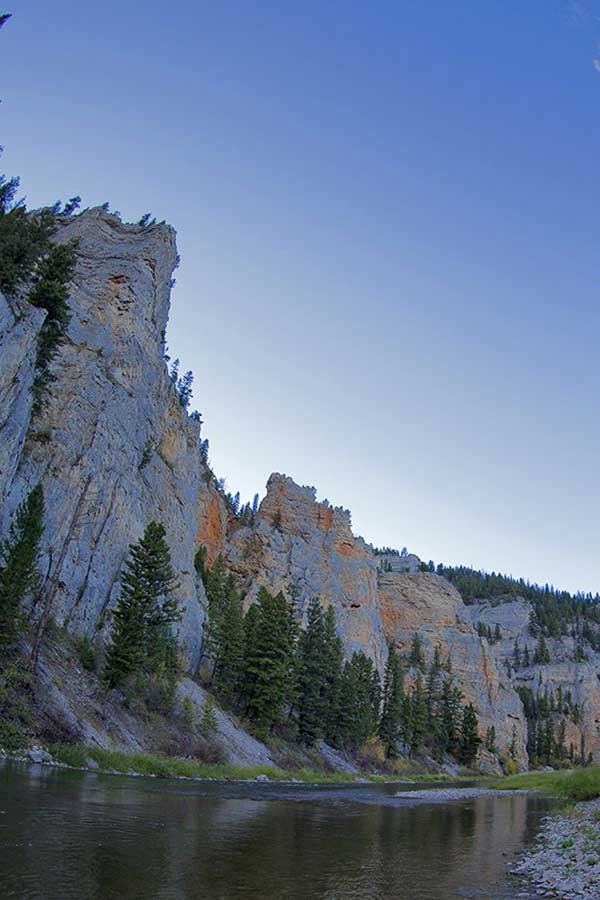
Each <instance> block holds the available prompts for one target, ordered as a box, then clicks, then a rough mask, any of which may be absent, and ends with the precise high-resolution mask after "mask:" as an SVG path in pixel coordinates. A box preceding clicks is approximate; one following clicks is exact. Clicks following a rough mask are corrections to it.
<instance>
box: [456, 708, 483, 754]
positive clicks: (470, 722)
mask: <svg viewBox="0 0 600 900" xmlns="http://www.w3.org/2000/svg"><path fill="white" fill-rule="evenodd" d="M480 744H481V738H480V737H479V728H478V720H477V712H476V711H475V707H474V706H473V704H472V703H468V704H467V706H465V707H464V709H463V718H462V727H461V735H460V751H459V759H460V761H461V762H462V763H463V764H464V765H467V766H468V765H470V764H471V763H472V762H474V760H475V758H476V756H477V753H478V751H479V745H480Z"/></svg>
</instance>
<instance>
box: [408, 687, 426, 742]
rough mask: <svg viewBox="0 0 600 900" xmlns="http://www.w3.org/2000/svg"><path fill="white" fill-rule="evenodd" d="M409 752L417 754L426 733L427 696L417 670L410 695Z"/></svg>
mask: <svg viewBox="0 0 600 900" xmlns="http://www.w3.org/2000/svg"><path fill="white" fill-rule="evenodd" d="M410 699H411V704H410V723H411V735H410V753H411V756H417V755H418V754H419V753H420V752H421V750H422V749H423V743H424V741H425V736H426V734H427V721H428V716H427V697H426V693H425V688H424V687H423V678H422V676H421V673H420V672H419V673H418V675H417V678H416V681H415V683H414V685H413V689H412V691H411V695H410Z"/></svg>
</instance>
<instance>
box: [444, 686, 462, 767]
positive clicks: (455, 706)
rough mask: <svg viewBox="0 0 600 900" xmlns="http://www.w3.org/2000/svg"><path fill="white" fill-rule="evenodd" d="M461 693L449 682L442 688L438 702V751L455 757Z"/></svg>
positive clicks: (458, 734)
mask: <svg viewBox="0 0 600 900" xmlns="http://www.w3.org/2000/svg"><path fill="white" fill-rule="evenodd" d="M462 700H463V695H462V691H461V690H460V688H459V687H457V686H456V685H454V684H452V682H451V681H450V680H447V681H445V682H444V684H443V686H442V696H441V700H440V723H439V740H440V750H441V751H442V752H443V753H451V754H452V755H453V756H455V755H456V754H457V753H458V748H459V745H460V728H461V722H462V710H461V704H462Z"/></svg>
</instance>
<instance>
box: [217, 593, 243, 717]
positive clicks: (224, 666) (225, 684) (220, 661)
mask: <svg viewBox="0 0 600 900" xmlns="http://www.w3.org/2000/svg"><path fill="white" fill-rule="evenodd" d="M243 665H244V608H243V604H242V600H241V597H240V595H239V593H238V591H237V590H236V588H235V585H234V583H233V578H230V579H229V580H228V586H227V593H226V596H225V602H224V606H223V608H222V609H221V612H220V628H219V644H218V648H217V651H216V660H215V672H214V684H215V689H216V691H217V693H218V694H219V696H220V697H221V698H222V699H223V701H224V702H225V703H226V704H229V705H234V704H235V703H236V701H237V700H238V698H239V695H240V692H241V680H242V673H243Z"/></svg>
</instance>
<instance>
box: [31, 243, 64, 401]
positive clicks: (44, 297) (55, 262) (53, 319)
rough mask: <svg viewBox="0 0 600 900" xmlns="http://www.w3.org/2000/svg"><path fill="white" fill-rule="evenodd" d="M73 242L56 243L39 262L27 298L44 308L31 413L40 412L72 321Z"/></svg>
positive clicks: (33, 303) (34, 304)
mask: <svg viewBox="0 0 600 900" xmlns="http://www.w3.org/2000/svg"><path fill="white" fill-rule="evenodd" d="M75 250H76V244H73V243H71V244H56V245H54V246H53V247H52V248H51V249H50V250H49V252H48V254H47V255H46V256H45V257H44V259H42V261H41V262H40V263H39V265H38V267H37V271H36V276H35V279H36V281H35V285H34V286H33V288H32V289H31V291H30V292H29V295H28V297H27V299H28V300H29V302H30V303H31V304H32V305H33V306H37V307H39V308H40V309H45V310H46V313H47V315H46V318H45V319H44V323H43V325H42V328H41V331H40V334H39V338H38V347H37V357H36V363H35V365H36V370H37V371H36V376H35V381H34V383H33V396H34V412H37V411H39V409H40V406H41V403H42V398H43V395H44V393H45V391H46V390H47V388H48V386H49V385H50V384H51V382H52V381H54V376H53V375H52V374H51V373H50V368H49V367H50V363H51V362H52V359H53V357H54V356H55V354H56V352H57V350H58V349H59V347H60V346H61V344H62V343H63V342H64V340H65V336H66V331H67V326H68V324H69V322H70V320H71V311H70V308H69V303H68V300H69V287H68V285H69V282H70V281H71V280H72V278H73V275H74V273H75V262H76V254H75Z"/></svg>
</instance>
